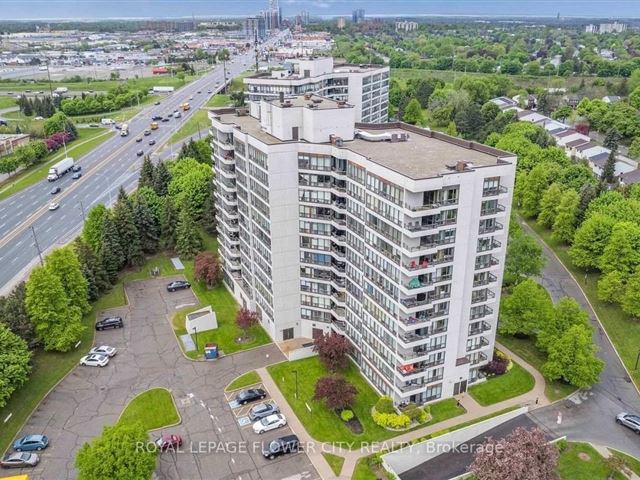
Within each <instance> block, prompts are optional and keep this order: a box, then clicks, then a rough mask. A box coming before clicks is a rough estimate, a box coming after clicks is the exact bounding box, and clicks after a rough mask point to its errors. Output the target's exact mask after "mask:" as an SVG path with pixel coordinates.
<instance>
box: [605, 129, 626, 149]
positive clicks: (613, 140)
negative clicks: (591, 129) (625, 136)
mask: <svg viewBox="0 0 640 480" xmlns="http://www.w3.org/2000/svg"><path fill="white" fill-rule="evenodd" d="M620 140H622V135H621V134H620V132H619V131H618V129H617V128H616V127H615V126H614V127H611V128H610V129H609V130H607V135H606V136H605V137H604V142H602V145H603V146H604V148H608V149H609V150H612V151H617V150H618V145H620Z"/></svg>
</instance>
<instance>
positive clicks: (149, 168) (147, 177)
mask: <svg viewBox="0 0 640 480" xmlns="http://www.w3.org/2000/svg"><path fill="white" fill-rule="evenodd" d="M155 170H156V169H155V167H154V166H153V162H152V161H151V158H150V157H149V155H145V157H144V160H143V161H142V168H141V169H140V178H138V189H141V188H144V187H151V188H153V176H154V173H155Z"/></svg>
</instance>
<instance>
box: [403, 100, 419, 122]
mask: <svg viewBox="0 0 640 480" xmlns="http://www.w3.org/2000/svg"><path fill="white" fill-rule="evenodd" d="M423 118H424V116H423V114H422V107H421V106H420V102H419V101H418V100H417V99H415V98H412V99H411V100H410V101H409V103H408V104H407V106H406V107H405V109H404V113H403V115H402V121H403V122H406V123H410V124H411V125H419V124H420V123H422V120H423Z"/></svg>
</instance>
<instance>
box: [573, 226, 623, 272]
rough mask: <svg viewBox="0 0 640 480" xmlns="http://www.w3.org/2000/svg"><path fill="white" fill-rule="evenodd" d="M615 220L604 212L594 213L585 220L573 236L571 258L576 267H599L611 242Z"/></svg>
mask: <svg viewBox="0 0 640 480" xmlns="http://www.w3.org/2000/svg"><path fill="white" fill-rule="evenodd" d="M615 223H616V222H615V220H614V219H612V218H611V217H609V216H608V215H604V214H602V213H594V214H593V215H591V216H590V217H589V218H588V219H587V220H585V221H584V222H583V223H582V225H580V228H578V229H577V230H576V233H575V235H574V236H573V245H571V248H570V249H569V252H568V253H569V258H571V261H572V262H573V264H574V265H575V266H576V267H580V268H598V267H599V265H600V263H601V262H600V257H601V256H602V253H603V252H604V249H605V247H606V245H607V243H608V242H609V238H610V237H611V232H612V230H613V226H614V225H615Z"/></svg>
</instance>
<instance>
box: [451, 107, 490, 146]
mask: <svg viewBox="0 0 640 480" xmlns="http://www.w3.org/2000/svg"><path fill="white" fill-rule="evenodd" d="M454 121H455V124H456V128H457V129H458V132H460V133H461V134H462V136H463V137H464V138H468V139H472V140H477V139H478V138H479V134H480V132H481V131H482V129H483V127H484V119H483V117H482V112H481V111H480V107H479V106H478V104H477V103H469V104H467V105H466V106H465V107H463V108H460V109H459V110H458V111H457V112H456V114H455V116H454Z"/></svg>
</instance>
